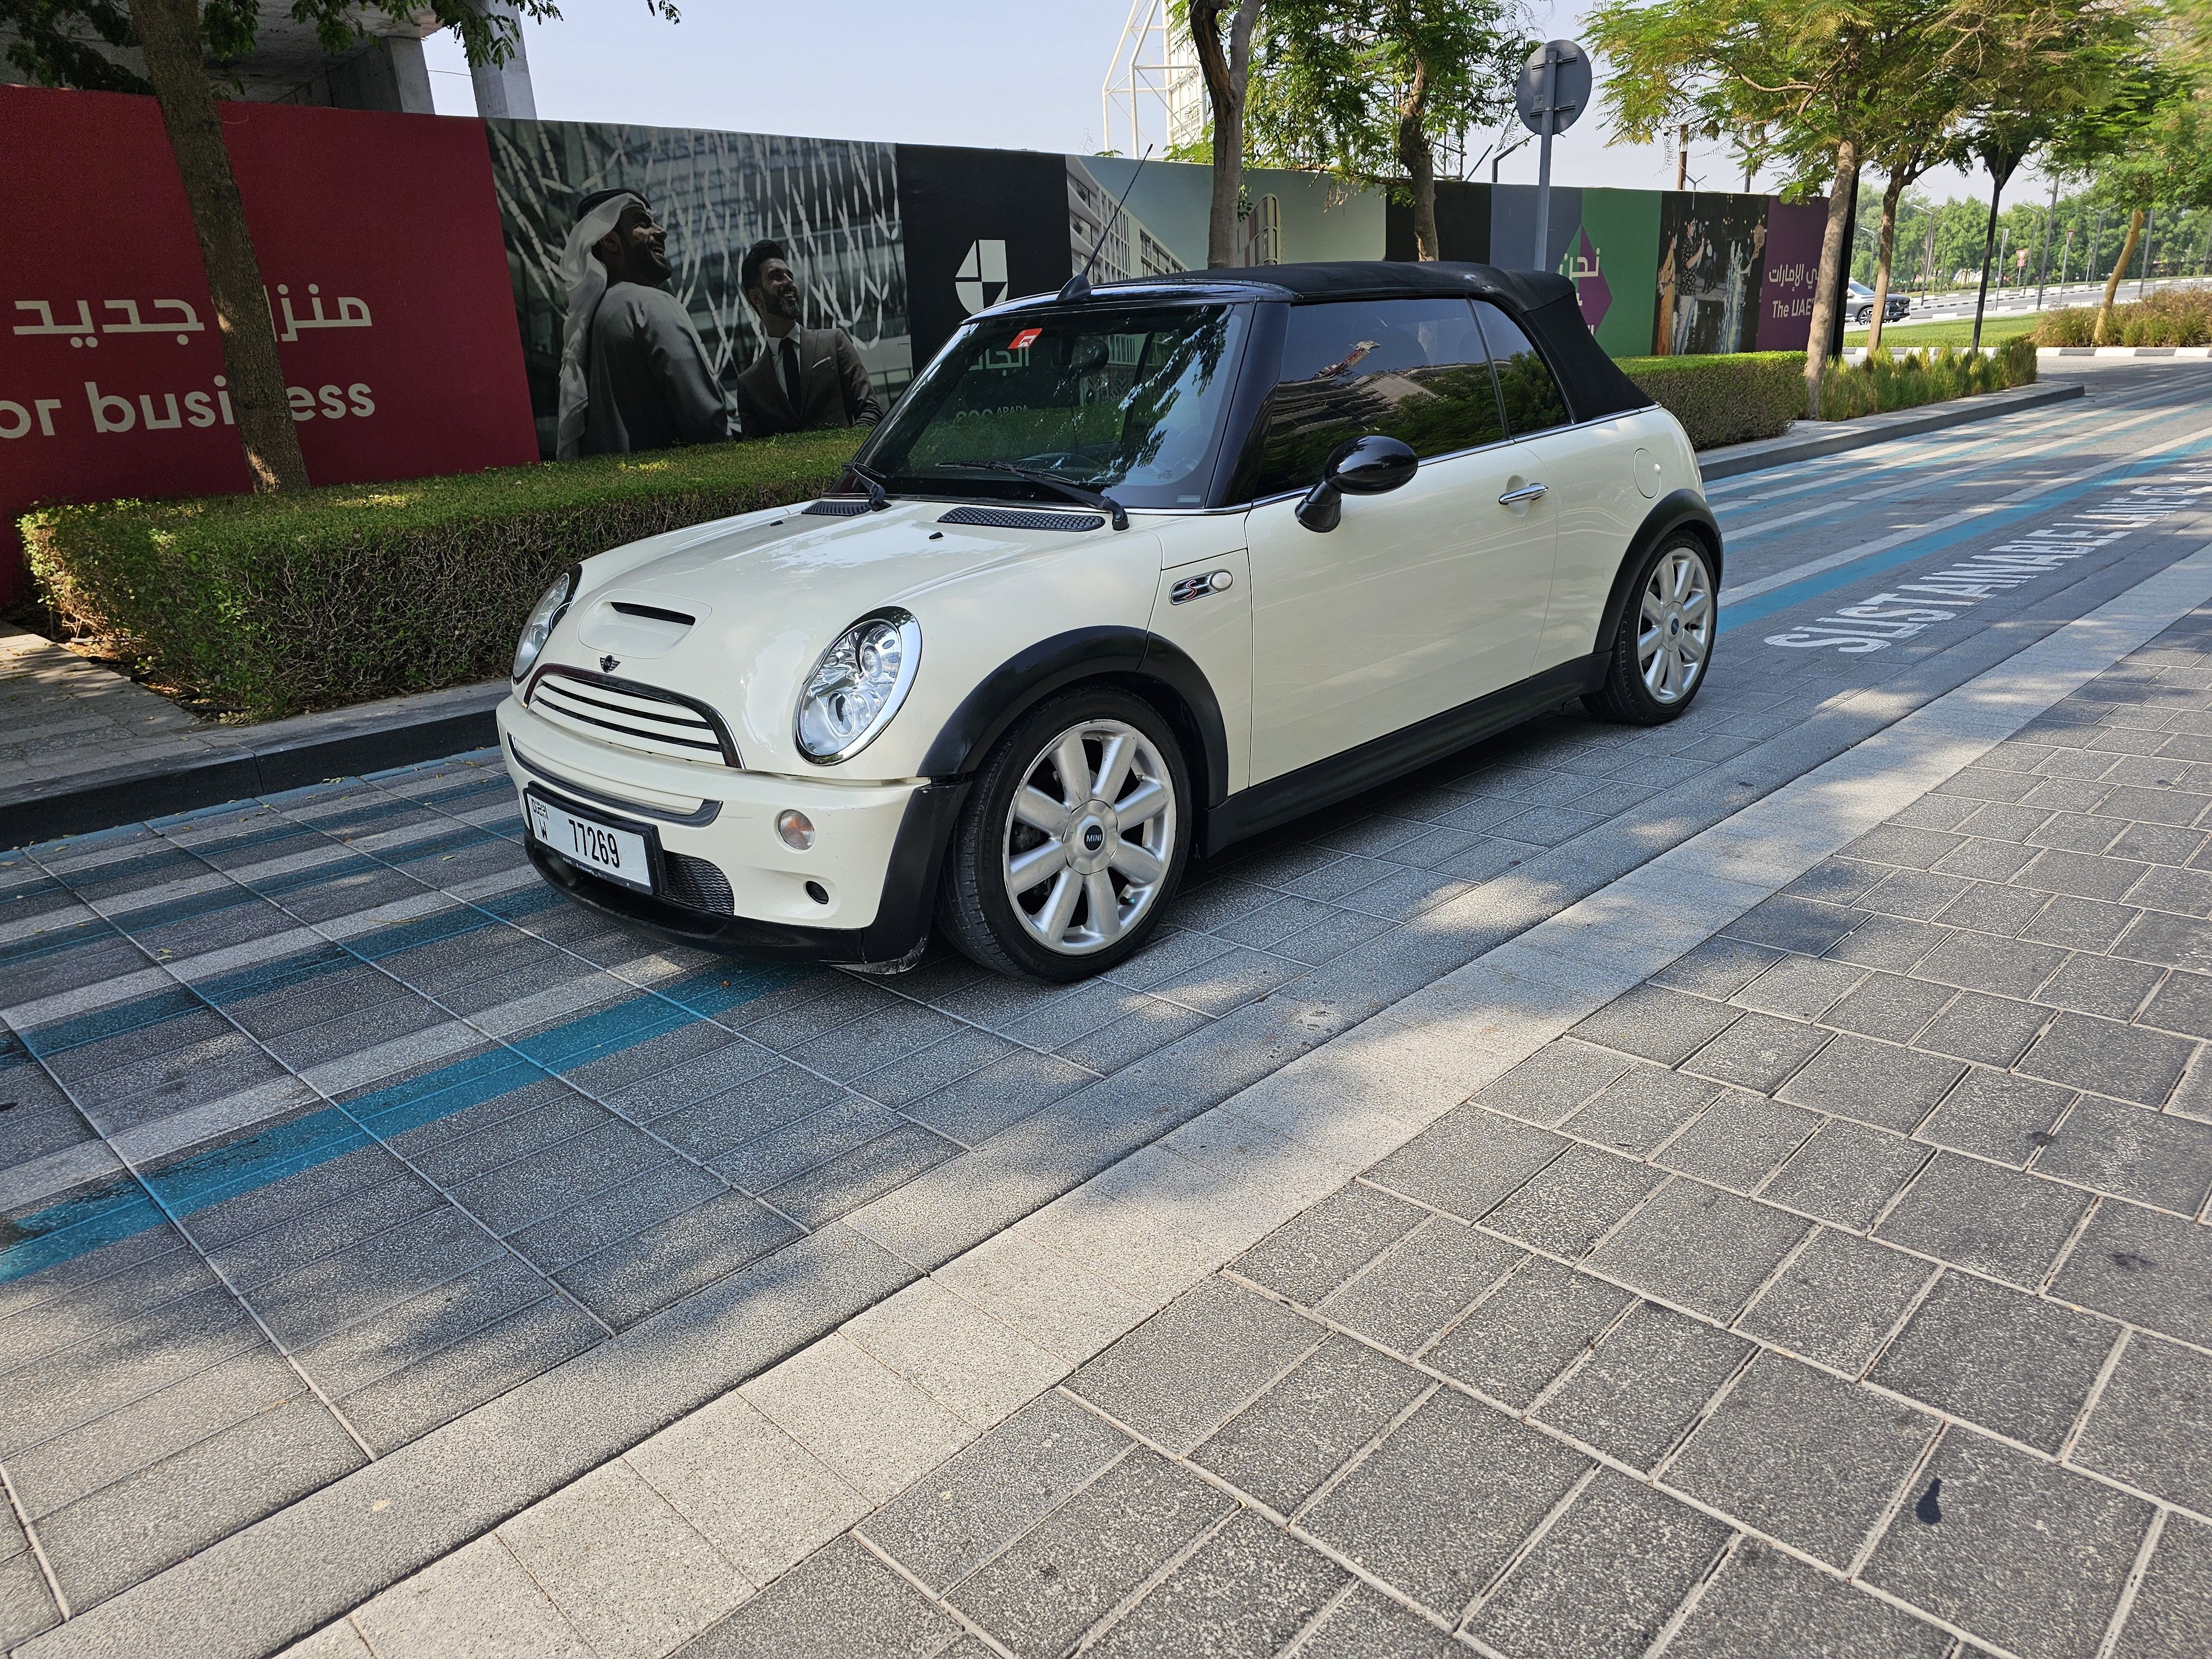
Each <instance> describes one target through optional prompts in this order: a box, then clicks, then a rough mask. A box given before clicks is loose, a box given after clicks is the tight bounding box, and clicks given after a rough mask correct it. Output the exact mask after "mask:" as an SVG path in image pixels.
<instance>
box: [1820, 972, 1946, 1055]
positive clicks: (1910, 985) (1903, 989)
mask: <svg viewBox="0 0 2212 1659" xmlns="http://www.w3.org/2000/svg"><path fill="white" fill-rule="evenodd" d="M1951 995H1952V993H1951V990H1950V988H1949V987H1948V986H1942V985H1930V984H1929V983H1928V982H1927V981H1924V980H1917V979H1907V978H1905V976H1904V975H1899V974H1883V973H1875V974H1869V975H1867V976H1866V978H1865V979H1864V980H1863V981H1861V982H1860V984H1859V985H1858V987H1857V989H1855V990H1853V991H1852V992H1851V993H1850V995H1848V996H1846V997H1844V999H1843V1000H1841V1001H1839V1002H1838V1003H1837V1004H1836V1005H1835V1006H1833V1007H1832V1008H1830V1009H1829V1010H1828V1011H1827V1012H1826V1013H1825V1014H1822V1015H1821V1016H1820V1019H1821V1022H1822V1024H1827V1025H1832V1026H1834V1027H1836V1028H1837V1029H1838V1030H1844V1031H1854V1032H1857V1034H1858V1035H1859V1036H1870V1037H1880V1038H1881V1039H1882V1040H1883V1041H1884V1042H1911V1041H1912V1037H1913V1034H1914V1033H1915V1032H1917V1031H1918V1030H1919V1029H1920V1028H1921V1027H1922V1026H1923V1025H1925V1024H1927V1023H1928V1022H1929V1020H1931V1019H1933V1018H1936V1013H1937V1012H1938V1011H1939V1010H1941V1009H1942V1006H1943V1005H1944V1004H1945V1003H1946V1002H1948V1001H1949V1000H1951Z"/></svg>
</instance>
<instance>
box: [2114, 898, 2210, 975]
mask: <svg viewBox="0 0 2212 1659" xmlns="http://www.w3.org/2000/svg"><path fill="white" fill-rule="evenodd" d="M2112 954H2113V955H2114V956H2118V957H2132V958H2134V959H2135V960H2136V961H2137V962H2156V963H2164V964H2165V965H2166V967H2169V968H2187V969H2191V970H2193V971H2194V972H2197V973H2200V974H2201V973H2207V972H2212V922H2207V921H2201V920H2199V919H2198V918H2197V917H2194V916H2177V915H2169V914H2167V913H2166V912H2165V911H2163V910H2147V911H2145V912H2144V913H2143V915H2142V918H2141V919H2140V920H2139V921H2136V922H2135V923H2134V924H2133V925H2132V926H2131V927H2129V929H2128V931H2127V932H2126V933H2123V934H2121V935H2120V939H2119V943H2118V944H2117V945H2113V947H2112Z"/></svg>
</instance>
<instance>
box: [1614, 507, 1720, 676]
mask: <svg viewBox="0 0 2212 1659" xmlns="http://www.w3.org/2000/svg"><path fill="white" fill-rule="evenodd" d="M1678 530H1686V531H1688V532H1690V534H1692V535H1693V536H1695V537H1696V538H1698V539H1699V541H1701V542H1703V543H1704V544H1705V550H1706V552H1708V553H1710V554H1711V556H1712V561H1713V591H1714V594H1715V596H1716V599H1717V596H1718V594H1719V592H1720V584H1721V527H1720V524H1719V522H1718V520H1716V519H1715V518H1714V517H1713V514H1712V509H1711V507H1707V506H1706V505H1705V501H1704V500H1703V498H1702V497H1700V496H1699V495H1698V493H1697V492H1696V491H1695V490H1693V489H1677V490H1675V491H1674V492H1673V493H1672V494H1671V495H1662V496H1661V497H1660V498H1659V500H1658V501H1655V502H1653V503H1652V507H1651V510H1650V512H1649V513H1645V514H1644V522H1643V523H1642V524H1640V525H1638V526H1637V527H1636V533H1635V534H1634V535H1633V536H1631V537H1630V538H1628V550H1627V551H1626V552H1625V553H1623V554H1622V555H1621V556H1620V569H1618V570H1616V571H1614V572H1613V591H1612V592H1610V593H1608V594H1607V596H1606V601H1605V611H1604V613H1603V615H1602V616H1601V617H1599V619H1598V625H1597V637H1596V638H1595V640H1594V641H1591V645H1590V648H1591V650H1592V651H1593V652H1595V653H1599V654H1600V655H1602V654H1603V653H1604V652H1605V651H1606V649H1607V647H1609V646H1610V645H1611V643H1612V641H1613V634H1614V632H1615V630H1617V629H1619V628H1620V613H1621V610H1622V608H1623V607H1624V606H1626V605H1627V603H1628V590H1629V585H1630V584H1631V583H1632V582H1633V581H1634V580H1635V579H1636V570H1637V567H1638V566H1639V565H1641V564H1642V563H1643V562H1644V557H1645V556H1646V555H1648V554H1649V553H1650V551H1651V550H1652V549H1653V548H1655V547H1656V546H1658V544H1660V543H1661V542H1662V541H1663V540H1665V539H1666V538H1668V537H1669V536H1671V535H1673V534H1674V532H1676V531H1678Z"/></svg>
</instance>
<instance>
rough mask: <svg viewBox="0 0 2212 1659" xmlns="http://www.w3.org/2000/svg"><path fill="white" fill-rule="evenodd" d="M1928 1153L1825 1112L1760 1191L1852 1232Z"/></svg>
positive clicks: (1878, 1209) (1873, 1214) (1861, 1226)
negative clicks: (1822, 1120) (1816, 1128)
mask: <svg viewBox="0 0 2212 1659" xmlns="http://www.w3.org/2000/svg"><path fill="white" fill-rule="evenodd" d="M1927 1159H1928V1154H1927V1153H1926V1152H1923V1151H1921V1150H1920V1149H1919V1148H1918V1147H1917V1146H1913V1145H1912V1144H1911V1142H1910V1141H1905V1140H1900V1139H1898V1138H1897V1137H1896V1136H1895V1135H1890V1134H1884V1133H1882V1132H1881V1131H1880V1130H1879V1129H1869V1128H1868V1127H1866V1126H1865V1125H1864V1124H1862V1123H1854V1122H1853V1121H1850V1119H1849V1118H1841V1117H1838V1118H1830V1119H1828V1120H1827V1121H1826V1122H1825V1123H1823V1124H1822V1125H1821V1127H1820V1132H1819V1133H1816V1134H1815V1135H1814V1137H1813V1138H1812V1139H1810V1140H1808V1141H1807V1142H1806V1143H1805V1144H1804V1145H1803V1146H1800V1147H1799V1148H1798V1149H1797V1150H1796V1152H1792V1153H1791V1154H1790V1158H1789V1160H1788V1161H1787V1162H1786V1163H1784V1164H1783V1166H1782V1167H1781V1169H1779V1170H1777V1171H1776V1172H1775V1175H1774V1178H1773V1179H1772V1180H1771V1181H1769V1182H1767V1183H1766V1185H1765V1187H1763V1188H1760V1189H1759V1196H1760V1197H1761V1198H1764V1199H1765V1200H1768V1201H1769V1202H1770V1203H1774V1204H1783V1205H1787V1206H1789V1207H1790V1208H1791V1209H1793V1210H1802V1211H1803V1212H1805V1213H1806V1214H1808V1215H1816V1216H1818V1217H1820V1219H1821V1220H1823V1221H1832V1222H1833V1223H1834V1224H1835V1225H1837V1226H1838V1227H1846V1228H1849V1229H1850V1230H1851V1231H1854V1232H1857V1231H1863V1229H1865V1228H1868V1227H1870V1226H1872V1225H1874V1218H1875V1217H1876V1216H1877V1215H1879V1214H1881V1209H1882V1206H1884V1205H1886V1204H1887V1203H1888V1202H1889V1200H1891V1199H1892V1198H1893V1197H1894V1196H1896V1194H1897V1192H1898V1189H1899V1188H1902V1187H1903V1186H1904V1185H1905V1182H1908V1181H1910V1180H1911V1179H1912V1177H1913V1176H1914V1175H1916V1174H1917V1173H1918V1171H1919V1169H1920V1166H1921V1165H1922V1164H1924V1163H1926V1162H1927Z"/></svg>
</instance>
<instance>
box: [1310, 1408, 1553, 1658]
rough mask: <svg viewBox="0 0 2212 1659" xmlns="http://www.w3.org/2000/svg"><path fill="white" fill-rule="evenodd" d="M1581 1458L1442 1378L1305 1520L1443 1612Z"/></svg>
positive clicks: (1470, 1590) (1485, 1571) (1477, 1585)
mask: <svg viewBox="0 0 2212 1659" xmlns="http://www.w3.org/2000/svg"><path fill="white" fill-rule="evenodd" d="M1587 1467H1588V1465H1587V1464H1586V1463H1585V1462H1584V1461H1583V1459H1582V1458H1581V1457H1580V1456H1578V1455H1576V1454H1575V1453H1573V1452H1571V1451H1570V1450H1568V1449H1566V1448H1565V1447H1564V1446H1561V1445H1560V1444H1559V1443H1557V1442H1555V1441H1552V1440H1548V1439H1547V1438H1545V1437H1543V1436H1541V1435H1539V1434H1537V1433H1536V1432H1535V1431H1534V1430H1531V1429H1528V1428H1527V1427H1524V1426H1523V1425H1521V1424H1519V1423H1516V1422H1515V1421H1514V1420H1513V1419H1511V1418H1509V1417H1507V1416H1506V1415H1504V1413H1502V1412H1498V1411H1497V1410H1494V1409H1493V1408H1492V1407H1488V1406H1485V1405H1481V1404H1479V1403H1477V1402H1476V1401H1472V1400H1469V1399H1468V1398H1467V1397H1466V1396H1465V1395H1459V1394H1455V1393H1454V1392H1452V1391H1451V1390H1449V1389H1444V1390H1443V1391H1441V1392H1439V1393H1437V1394H1435V1395H1431V1396H1430V1397H1429V1399H1428V1400H1426V1401H1424V1402H1423V1404H1422V1405H1421V1407H1420V1408H1419V1410H1418V1411H1416V1412H1415V1413H1413V1415H1412V1416H1411V1417H1409V1418H1408V1419H1406V1421H1405V1422H1403V1423H1401V1425H1399V1426H1398V1427H1397V1428H1395V1429H1394V1430H1393V1431H1391V1432H1390V1434H1389V1437H1387V1438H1386V1439H1385V1440H1384V1441H1383V1443H1382V1444H1381V1445H1380V1446H1378V1447H1376V1449H1375V1450H1374V1451H1373V1452H1372V1453H1370V1455H1368V1456H1367V1458H1366V1459H1365V1460H1364V1462H1361V1463H1360V1464H1359V1466H1358V1468H1355V1469H1353V1470H1352V1472H1351V1473H1350V1474H1347V1475H1346V1476H1345V1477H1344V1479H1343V1480H1340V1481H1339V1482H1338V1483H1337V1484H1336V1485H1335V1486H1334V1487H1332V1488H1331V1489H1330V1490H1329V1492H1328V1494H1327V1495H1326V1496H1325V1497H1323V1498H1322V1500H1321V1502H1320V1503H1318V1504H1316V1505H1315V1506H1314V1507H1313V1509H1312V1510H1310V1511H1309V1512H1308V1513H1307V1516H1306V1519H1305V1526H1306V1528H1307V1529H1308V1530H1309V1531H1310V1532H1312V1533H1313V1534H1315V1535H1316V1537H1318V1538H1321V1539H1322V1540H1323V1541H1326V1542H1328V1544H1330V1545H1332V1546H1333V1547H1335V1548H1337V1549H1340V1550H1341V1551H1343V1552H1344V1553H1346V1555H1349V1556H1351V1557H1352V1559H1355V1560H1358V1561H1359V1562H1361V1563H1363V1564H1364V1565H1365V1566H1366V1567H1367V1569H1368V1570H1369V1571H1370V1572H1373V1573H1375V1574H1376V1575H1377V1576H1379V1577H1382V1578H1383V1579H1384V1580H1386V1581H1387V1582H1389V1583H1390V1584H1392V1585H1394V1586H1395V1587H1396V1588H1397V1589H1400V1590H1401V1591H1402V1592H1404V1593H1405V1594H1406V1595H1409V1596H1411V1597H1413V1599H1414V1600H1415V1601H1419V1602H1420V1603H1421V1604H1422V1605H1423V1606H1425V1607H1428V1608H1429V1609H1430V1610H1431V1611H1432V1612H1435V1613H1440V1614H1442V1615H1443V1617H1445V1618H1447V1619H1453V1618H1456V1617H1457V1616H1458V1614H1459V1613H1460V1611H1461V1610H1462V1608H1463V1607H1466V1605H1467V1604H1468V1601H1471V1600H1473V1599H1474V1595H1475V1593H1476V1592H1477V1591H1478V1590H1480V1589H1482V1587H1483V1586H1484V1585H1485V1584H1486V1583H1489V1581H1490V1580H1491V1579H1492V1577H1495V1576H1496V1574H1497V1572H1498V1569H1499V1568H1500V1567H1502V1566H1503V1565H1504V1564H1505V1562H1506V1560H1507V1559H1508V1558H1509V1557H1510V1555H1511V1554H1512V1553H1513V1551H1514V1550H1515V1548H1516V1547H1518V1545H1519V1544H1520V1543H1521V1541H1522V1540H1523V1539H1524V1538H1526V1537H1527V1536H1528V1534H1529V1533H1530V1532H1531V1531H1533V1530H1534V1528H1535V1526H1536V1523H1537V1522H1539V1521H1541V1519H1542V1518H1543V1517H1544V1516H1545V1515H1546V1514H1547V1513H1548V1512H1549V1511H1550V1510H1551V1508H1552V1506H1553V1504H1556V1503H1558V1502H1559V1499H1560V1498H1563V1497H1565V1495H1566V1492H1567V1491H1568V1489H1569V1488H1570V1487H1571V1486H1573V1485H1574V1483H1575V1481H1576V1480H1577V1477H1579V1476H1580V1474H1582V1472H1583V1469H1584V1468H1587Z"/></svg>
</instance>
